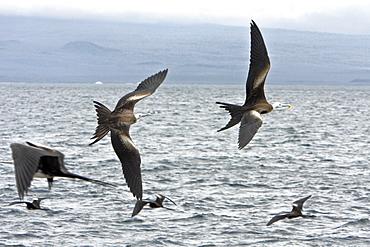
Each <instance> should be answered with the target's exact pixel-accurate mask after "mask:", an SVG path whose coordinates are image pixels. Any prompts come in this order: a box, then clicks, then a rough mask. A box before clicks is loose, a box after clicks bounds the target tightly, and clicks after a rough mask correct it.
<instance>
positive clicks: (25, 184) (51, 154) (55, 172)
mask: <svg viewBox="0 0 370 247" xmlns="http://www.w3.org/2000/svg"><path fill="white" fill-rule="evenodd" d="M26 143H27V144H28V145H25V144H20V143H12V144H10V148H11V149H12V157H13V160H14V168H15V180H16V184H17V189H18V195H19V198H20V199H23V197H24V193H25V192H26V193H27V191H28V188H29V187H30V186H31V181H32V179H33V178H34V177H37V178H47V180H48V183H49V189H51V186H52V183H53V178H54V177H67V178H78V179H82V180H85V181H89V182H92V183H97V184H100V185H104V186H114V187H115V185H113V184H110V183H106V182H102V181H99V180H95V179H90V178H86V177H83V176H80V175H77V174H73V173H71V172H69V171H68V170H67V168H66V167H65V166H64V154H62V153H61V152H59V151H57V150H55V149H51V148H46V147H41V146H37V145H35V144H32V143H30V142H26Z"/></svg>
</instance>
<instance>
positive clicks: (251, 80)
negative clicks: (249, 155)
mask: <svg viewBox="0 0 370 247" xmlns="http://www.w3.org/2000/svg"><path fill="white" fill-rule="evenodd" d="M269 70H270V59H269V56H268V54H267V49H266V46H265V42H264V41H263V37H262V34H261V31H260V30H259V28H258V27H257V25H256V23H255V22H254V21H253V20H252V22H251V51H250V64H249V73H248V78H247V83H246V91H247V94H246V99H245V103H244V105H242V106H240V105H234V104H229V103H222V102H216V104H220V107H221V108H224V109H225V110H226V111H228V112H229V113H230V115H231V119H230V120H229V122H228V123H227V125H226V126H225V127H223V128H221V129H219V130H218V132H219V131H223V130H226V129H228V128H231V127H233V126H234V125H236V124H238V123H239V122H241V124H240V128H239V141H238V142H239V149H242V148H244V147H245V146H246V145H247V144H248V143H249V142H250V141H251V140H252V138H253V137H254V135H255V134H256V133H257V131H258V129H259V128H260V127H261V125H262V118H261V114H266V113H269V112H271V111H272V110H274V109H276V108H281V107H287V108H290V105H288V104H282V103H280V102H276V103H274V104H272V105H271V104H269V103H268V102H267V100H266V97H265V92H264V85H265V81H266V77H267V73H268V72H269Z"/></svg>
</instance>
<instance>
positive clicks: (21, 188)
mask: <svg viewBox="0 0 370 247" xmlns="http://www.w3.org/2000/svg"><path fill="white" fill-rule="evenodd" d="M10 148H11V149H12V157H13V160H14V168H15V180H16V184H17V190H18V195H19V198H20V199H23V197H24V193H25V192H26V193H27V191H28V188H29V187H30V186H31V181H32V179H33V176H34V175H35V173H36V171H37V169H38V166H39V162H40V158H41V157H43V156H51V157H58V154H56V153H54V152H50V151H49V150H46V149H41V148H38V147H34V146H27V145H24V144H19V143H12V144H11V145H10Z"/></svg>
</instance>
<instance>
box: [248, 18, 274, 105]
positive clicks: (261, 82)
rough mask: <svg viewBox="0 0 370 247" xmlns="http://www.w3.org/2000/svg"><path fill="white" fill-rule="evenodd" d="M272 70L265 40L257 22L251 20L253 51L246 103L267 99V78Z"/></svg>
mask: <svg viewBox="0 0 370 247" xmlns="http://www.w3.org/2000/svg"><path fill="white" fill-rule="evenodd" d="M269 70H270V59H269V57H268V54H267V49H266V45H265V42H264V40H263V37H262V34H261V31H260V30H259V28H258V26H257V25H256V23H255V22H254V21H253V20H252V22H251V51H250V64H249V73H248V78H247V84H246V91H247V97H246V100H245V103H244V105H246V104H247V102H248V103H249V104H254V103H257V102H261V101H266V98H265V91H264V86H265V80H266V77H267V73H268V72H269Z"/></svg>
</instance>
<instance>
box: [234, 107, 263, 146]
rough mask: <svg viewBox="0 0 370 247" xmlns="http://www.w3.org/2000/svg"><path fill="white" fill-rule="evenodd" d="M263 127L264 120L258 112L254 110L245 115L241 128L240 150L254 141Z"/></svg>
mask: <svg viewBox="0 0 370 247" xmlns="http://www.w3.org/2000/svg"><path fill="white" fill-rule="evenodd" d="M261 126H262V118H261V114H259V112H258V111H255V110H252V111H249V112H246V113H245V114H244V115H243V117H242V121H241V124H240V127H239V149H242V148H244V147H245V146H246V145H247V144H248V143H249V142H250V141H251V140H252V138H253V137H254V135H255V134H256V133H257V131H258V129H259V128H260V127H261Z"/></svg>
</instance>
